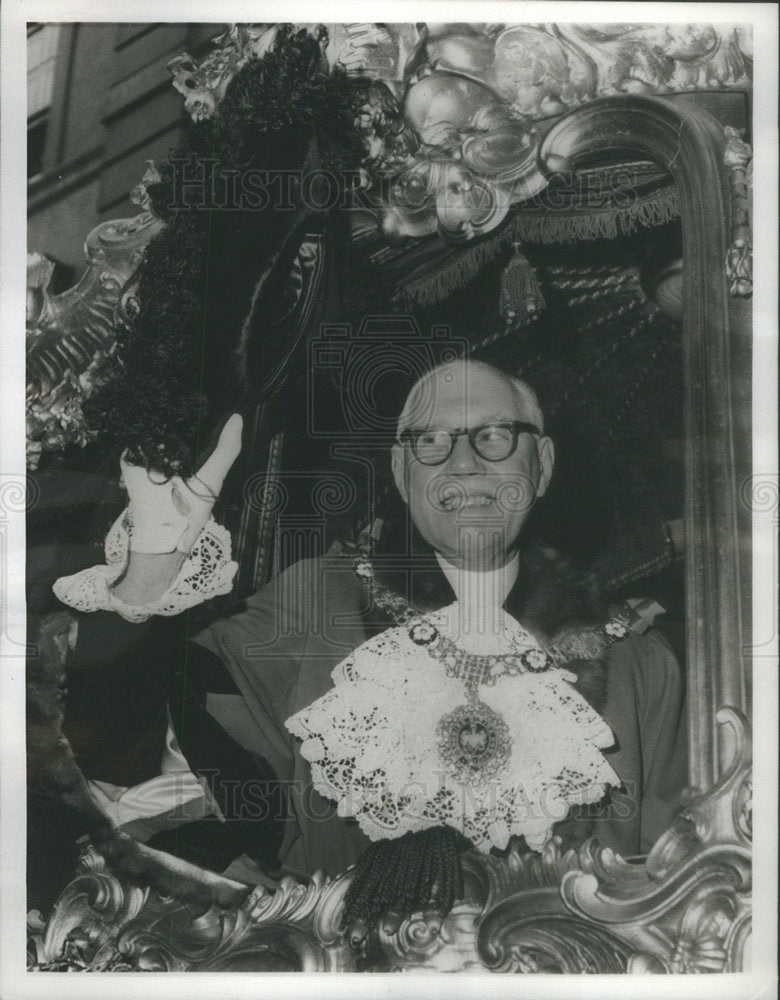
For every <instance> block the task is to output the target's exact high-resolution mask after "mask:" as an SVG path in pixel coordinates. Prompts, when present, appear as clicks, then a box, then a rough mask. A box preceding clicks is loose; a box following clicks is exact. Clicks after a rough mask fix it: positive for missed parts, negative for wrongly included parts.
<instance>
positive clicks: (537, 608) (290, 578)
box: [196, 549, 687, 875]
mask: <svg viewBox="0 0 780 1000" xmlns="http://www.w3.org/2000/svg"><path fill="white" fill-rule="evenodd" d="M376 578H377V580H379V581H380V582H383V583H384V584H385V585H387V586H389V587H390V588H391V589H393V590H394V591H395V592H396V593H400V594H402V595H403V596H404V597H405V598H407V599H409V600H410V602H411V603H412V604H413V606H414V607H415V608H417V609H418V610H419V611H428V610H433V609H435V608H440V607H444V606H445V605H447V604H450V603H452V601H453V600H454V599H455V595H454V594H453V592H452V589H451V587H450V585H449V583H448V582H447V580H446V578H445V576H444V574H443V573H442V572H441V570H440V568H439V566H438V563H437V562H436V559H435V556H434V555H433V554H432V553H421V554H420V555H419V556H414V557H412V558H411V559H405V560H396V561H395V562H392V561H389V562H386V563H385V564H384V565H382V564H377V567H376ZM504 608H505V610H506V611H507V612H508V613H509V614H511V615H513V616H514V617H515V618H517V620H519V621H520V622H521V623H522V624H523V625H525V627H527V628H528V629H529V630H530V631H531V632H532V633H533V634H534V635H535V636H536V637H537V639H539V640H540V642H541V643H542V644H543V645H544V644H545V642H552V641H554V640H556V639H560V638H561V637H562V636H563V635H564V634H565V633H566V632H568V631H570V630H572V629H577V628H581V627H583V626H587V625H592V626H597V625H598V624H600V623H601V622H603V621H604V620H605V619H606V617H608V609H607V608H606V607H605V606H604V605H603V604H602V603H601V602H600V601H599V599H598V598H597V596H596V595H595V594H594V593H593V592H592V591H591V590H590V589H589V588H588V587H587V586H586V585H584V584H583V582H582V581H581V580H579V579H578V578H577V577H576V576H575V575H574V574H573V573H571V572H570V571H569V570H568V569H567V567H566V564H565V563H564V562H563V561H562V560H560V559H559V558H558V557H556V556H555V555H553V554H551V553H549V552H546V551H544V550H540V549H536V550H533V551H532V552H530V553H527V554H526V555H525V556H524V557H523V558H522V559H521V569H520V572H519V574H518V578H517V581H516V583H515V585H514V586H513V588H512V591H511V592H510V594H509V596H508V598H507V601H506V603H505V605H504ZM391 624H392V621H391V620H390V619H389V618H388V616H387V614H386V613H385V612H383V611H380V610H379V609H377V608H376V607H374V606H372V603H371V601H370V599H369V597H368V595H367V592H366V590H365V589H364V587H363V585H362V583H361V581H360V579H359V578H358V577H357V575H356V574H355V570H354V566H353V562H352V559H351V558H350V557H349V555H348V554H335V553H334V554H328V555H327V556H324V557H322V558H320V559H313V560H303V561H301V562H299V563H296V564H295V565H293V566H291V567H290V568H289V569H288V570H286V571H285V572H284V573H282V574H280V576H279V577H277V578H275V579H274V580H272V581H271V582H270V583H269V584H268V585H267V586H265V587H263V588H262V589H261V590H259V591H258V592H257V593H255V594H254V595H252V596H251V597H250V598H248V599H247V600H246V601H245V602H244V603H243V604H242V606H241V607H240V609H237V610H236V611H235V612H234V613H233V614H230V615H228V616H227V617H225V618H223V619H221V620H220V621H218V622H216V623H215V624H213V625H211V626H210V627H209V628H207V629H206V630H205V631H204V632H203V633H201V634H200V635H199V636H198V637H197V639H196V642H197V643H198V644H199V645H200V646H201V647H203V648H205V649H207V650H209V651H210V652H211V653H213V654H214V656H215V657H216V659H217V660H218V661H219V663H221V664H223V665H224V666H225V667H226V668H227V670H228V671H229V672H230V676H231V678H232V679H233V681H234V682H235V685H236V687H237V689H238V692H239V695H236V694H222V695H211V696H209V697H208V699H207V705H208V709H209V712H210V713H211V714H212V715H213V716H214V717H215V718H216V719H218V721H219V722H220V723H221V725H222V726H223V727H224V728H225V730H226V731H227V732H229V733H230V735H231V736H232V737H233V738H235V739H236V740H237V741H238V742H239V743H241V744H242V746H244V747H245V748H247V749H249V750H251V751H252V752H253V753H255V754H261V755H262V756H263V757H265V758H266V759H267V760H268V761H269V763H270V764H271V766H272V767H273V769H274V770H275V772H276V774H277V775H278V776H279V778H280V779H281V780H282V781H283V782H284V783H286V784H287V785H288V788H289V791H290V799H291V803H292V807H293V808H292V812H293V815H292V817H291V818H290V819H289V820H288V822H287V824H286V832H285V837H284V842H283V844H282V848H281V860H282V865H283V868H284V869H285V870H288V871H291V872H293V873H296V874H311V873H313V872H314V871H317V870H322V871H324V872H326V873H327V874H331V875H335V874H337V873H339V872H341V871H343V870H344V869H345V868H346V867H347V866H348V865H350V864H353V863H354V862H355V861H356V860H357V858H358V857H359V855H360V854H361V853H362V851H363V850H364V849H365V847H366V846H367V844H368V839H367V837H366V836H365V835H364V834H363V833H362V831H361V830H360V829H359V827H358V825H357V822H356V821H355V820H353V819H346V820H345V819H342V818H340V817H338V816H337V814H336V807H335V804H334V803H332V802H330V801H328V800H326V799H324V798H323V797H322V796H320V795H319V794H318V793H317V792H316V791H314V789H313V788H312V787H311V774H310V770H309V765H308V763H307V762H306V761H305V760H304V759H303V758H302V757H301V755H300V752H299V746H298V741H297V740H296V739H295V738H294V737H292V736H291V735H290V734H289V733H288V732H287V730H286V728H285V725H284V723H285V720H286V719H288V718H289V717H290V716H291V715H293V714H294V713H296V712H297V711H299V710H300V709H302V708H305V707H306V706H308V705H310V704H311V703H312V702H313V701H315V700H316V699H317V698H319V697H321V696H322V695H323V694H325V693H326V692H327V691H328V690H329V689H330V688H331V687H332V680H331V672H332V670H333V668H334V666H335V665H336V664H337V663H339V662H340V661H341V660H343V659H344V658H345V657H346V656H348V655H349V653H351V652H352V651H353V650H354V649H355V648H356V647H357V646H358V645H360V644H361V643H362V642H364V641H365V639H366V638H368V637H369V636H371V635H373V634H376V632H378V631H380V630H381V629H384V628H387V627H388V626H389V625H391ZM567 666H568V668H569V669H571V670H573V671H574V672H575V673H576V674H577V677H578V680H577V683H576V687H577V688H578V690H579V691H580V693H581V694H582V695H583V696H584V697H585V698H587V700H588V701H589V702H590V703H591V704H592V705H593V707H594V708H595V709H596V710H597V711H598V712H599V713H600V714H601V715H602V717H603V718H604V719H605V721H606V722H607V723H608V724H609V725H610V727H611V728H612V730H613V733H614V734H615V743H614V746H613V747H612V748H611V750H609V751H607V754H608V759H609V762H610V763H611V765H612V766H613V767H614V769H615V770H616V771H617V773H618V774H619V775H620V777H621V779H622V780H623V786H622V787H621V789H620V790H617V791H613V792H612V793H611V794H610V796H609V798H608V800H607V801H606V802H605V803H603V804H602V805H601V807H599V808H594V807H583V808H581V809H580V810H578V811H577V815H572V814H570V817H569V818H568V819H567V820H565V821H564V822H563V823H561V824H559V826H558V827H557V828H556V832H557V833H559V834H560V835H561V836H562V837H563V840H564V845H565V846H570V845H572V844H575V843H581V842H582V841H583V840H584V839H585V838H586V837H588V836H595V837H597V838H598V840H599V842H600V843H601V844H602V845H605V846H610V847H612V848H613V849H614V850H616V851H618V852H619V853H620V854H622V855H623V856H625V857H628V856H632V855H637V854H640V853H646V852H647V851H648V850H649V849H650V847H651V846H652V844H653V843H654V841H655V840H656V839H657V837H658V836H659V835H660V834H661V833H662V832H663V831H664V830H665V829H666V828H667V827H668V826H669V824H670V823H671V820H672V819H673V817H674V815H675V813H676V811H677V809H678V804H679V796H680V792H681V790H682V787H683V786H684V784H685V780H686V768H687V761H686V742H685V727H684V708H683V697H682V679H681V676H680V669H679V666H678V664H677V661H676V660H675V658H674V655H673V654H672V652H671V650H670V649H669V647H668V645H667V643H666V642H665V640H664V639H663V638H662V637H661V636H660V635H659V634H658V633H657V632H656V631H655V630H653V629H650V631H649V632H647V633H646V634H644V635H639V634H635V633H632V634H630V635H629V636H628V637H627V638H625V639H624V640H622V641H620V642H618V643H616V644H615V645H613V646H611V647H610V648H609V650H608V651H607V652H606V654H605V656H604V658H603V659H601V660H579V661H572V662H571V663H570V664H568V665H567ZM431 724H432V725H435V711H434V712H432V723H431Z"/></svg>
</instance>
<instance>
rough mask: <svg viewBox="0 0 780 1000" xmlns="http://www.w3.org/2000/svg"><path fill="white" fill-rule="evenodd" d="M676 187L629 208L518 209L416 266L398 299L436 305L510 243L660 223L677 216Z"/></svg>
mask: <svg viewBox="0 0 780 1000" xmlns="http://www.w3.org/2000/svg"><path fill="white" fill-rule="evenodd" d="M679 214H680V213H679V206H678V202H677V192H676V191H675V189H674V188H673V187H669V188H664V189H663V190H661V191H658V192H654V193H653V194H652V195H651V196H647V197H645V198H644V199H640V200H637V201H635V202H633V203H632V204H630V205H628V206H626V207H625V208H615V207H614V206H613V207H610V208H606V209H603V210H601V211H596V212H594V211H589V212H587V213H586V212H583V213H582V214H575V213H572V211H571V210H569V213H568V214H566V213H552V212H541V211H540V212H538V213H533V212H528V211H525V212H524V211H523V210H522V209H518V211H517V212H516V214H515V216H514V218H513V219H512V220H511V221H510V222H509V223H508V224H507V225H506V226H504V228H503V229H502V230H501V232H499V233H497V234H496V235H495V236H491V237H488V238H486V239H484V240H483V241H482V242H480V243H478V244H476V245H475V246H472V247H469V248H468V249H467V250H464V251H461V252H458V251H449V256H448V257H446V258H445V259H444V260H440V261H439V262H438V263H436V264H434V265H433V266H432V267H430V268H429V269H426V268H425V267H424V266H423V267H422V268H418V269H416V271H413V272H412V273H411V274H410V275H409V276H408V277H407V278H406V279H404V280H403V283H402V284H401V286H400V287H399V288H398V290H397V291H396V293H395V295H394V299H395V300H396V301H397V302H399V303H402V304H403V305H405V306H416V307H425V306H431V305H435V304H436V303H437V302H441V300H442V299H446V298H447V297H448V296H450V295H452V294H453V292H456V291H457V290H458V289H460V288H463V287H464V286H465V285H467V284H468V283H469V282H470V281H472V280H473V279H474V278H476V276H477V275H478V274H479V272H480V271H481V270H482V268H483V267H484V266H485V265H486V264H488V263H489V262H490V261H491V260H493V259H495V258H496V257H497V256H498V255H499V253H501V251H502V250H503V249H504V248H505V247H506V245H507V244H509V243H512V242H513V241H515V240H518V241H520V242H522V243H575V242H577V241H580V240H599V239H616V238H617V237H618V236H630V235H631V234H632V233H634V232H636V230H637V229H640V228H644V227H651V226H661V225H664V224H665V223H667V222H671V221H672V220H673V219H676V218H677V217H678V216H679Z"/></svg>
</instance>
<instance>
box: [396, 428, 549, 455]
mask: <svg viewBox="0 0 780 1000" xmlns="http://www.w3.org/2000/svg"><path fill="white" fill-rule="evenodd" d="M521 434H541V431H540V430H539V428H538V427H536V426H535V425H534V424H527V423H525V422H524V421H522V420H506V421H504V420H501V421H497V422H496V423H492V424H480V425H479V427H458V428H456V429H455V430H449V429H448V428H445V427H407V428H406V430H403V431H401V433H400V435H399V437H398V440H399V442H400V443H401V444H410V445H411V446H412V453H413V455H414V457H415V458H416V459H417V461H418V462H422V464H423V465H441V464H442V462H446V461H447V459H448V458H449V457H450V455H451V454H452V449H453V448H454V447H455V440H456V438H459V437H463V436H464V435H465V436H466V437H467V438H468V439H469V444H470V445H471V447H472V448H473V449H474V451H475V452H476V453H477V454H478V455H479V457H480V458H484V459H485V461H486V462H503V460H504V459H505V458H509V457H510V456H511V455H514V453H515V450H516V448H517V439H518V437H519V436H520V435H521Z"/></svg>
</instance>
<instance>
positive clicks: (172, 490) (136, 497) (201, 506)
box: [119, 413, 244, 555]
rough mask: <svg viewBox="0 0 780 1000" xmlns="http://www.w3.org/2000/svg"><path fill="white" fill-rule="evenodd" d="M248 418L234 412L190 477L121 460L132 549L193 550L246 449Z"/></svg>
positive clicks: (147, 550) (144, 550)
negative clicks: (243, 442)
mask: <svg viewBox="0 0 780 1000" xmlns="http://www.w3.org/2000/svg"><path fill="white" fill-rule="evenodd" d="M243 423H244V422H243V420H242V419H241V417H240V415H239V414H238V413H234V414H233V416H232V417H230V419H229V420H228V422H227V423H226V424H225V426H224V427H223V428H222V433H221V434H220V436H219V441H218V442H217V447H216V448H215V449H214V451H213V453H212V454H211V455H210V456H209V458H207V459H206V461H205V462H204V464H203V465H202V466H201V468H200V469H199V470H198V472H197V473H196V474H195V475H194V476H191V477H190V478H189V479H186V480H185V479H182V478H181V477H180V476H172V477H171V478H170V479H166V478H165V477H164V476H163V474H162V473H159V472H155V471H154V470H153V469H152V470H147V469H146V468H145V467H144V466H142V465H130V464H129V463H128V462H127V461H126V460H125V455H124V453H123V454H122V457H121V459H120V460H119V464H120V467H121V469H122V479H123V481H124V484H125V487H126V488H127V495H128V500H129V507H128V515H129V519H130V529H131V530H130V550H131V552H153V553H166V552H174V551H176V550H178V551H179V552H183V553H185V554H186V555H188V554H189V552H190V550H191V549H192V546H193V545H194V544H195V540H196V539H197V537H198V535H199V534H200V533H201V531H202V530H203V528H204V527H205V526H206V524H207V522H208V520H209V518H210V517H211V511H212V510H213V508H214V504H215V503H216V500H217V497H218V496H219V491H220V490H221V489H222V483H223V482H224V480H225V476H226V475H227V474H228V471H229V470H230V467H231V466H232V465H233V463H234V462H235V460H236V458H237V457H238V454H239V452H240V451H241V429H242V427H243Z"/></svg>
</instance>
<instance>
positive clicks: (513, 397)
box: [396, 358, 544, 436]
mask: <svg viewBox="0 0 780 1000" xmlns="http://www.w3.org/2000/svg"><path fill="white" fill-rule="evenodd" d="M485 375H490V384H491V385H492V387H493V391H492V392H491V394H495V395H496V396H500V397H502V398H503V399H504V406H507V405H508V406H509V407H510V408H511V409H512V410H513V411H514V412H513V413H512V418H513V419H516V420H524V421H526V422H528V423H531V424H534V425H535V426H536V427H537V428H538V429H539V433H540V434H541V433H543V432H544V415H543V414H542V410H541V407H540V406H539V400H538V399H537V398H536V393H535V392H534V390H533V389H532V388H531V386H530V385H528V384H527V383H526V382H523V380H522V379H519V378H517V377H516V376H514V375H508V374H507V373H506V372H502V371H501V370H500V369H499V368H496V367H494V366H493V365H490V364H487V362H484V361H471V360H464V359H460V358H459V359H457V360H456V361H451V362H447V363H446V364H441V365H438V366H437V367H436V368H432V369H431V371H429V372H426V373H425V374H424V375H423V376H422V377H421V378H419V379H418V380H417V382H415V384H414V385H413V386H412V388H411V390H410V392H409V395H408V396H407V398H406V403H405V404H404V408H403V410H402V411H401V415H400V417H399V418H398V426H397V429H396V433H397V435H398V436H400V434H401V431H403V430H405V429H406V428H407V427H427V426H430V425H431V424H432V423H433V420H432V416H433V414H435V412H436V403H437V397H439V396H440V394H441V390H442V389H444V388H446V389H447V392H448V395H451V394H452V390H453V389H455V388H457V389H462V398H463V401H464V412H465V406H466V401H467V400H468V399H469V396H470V393H471V392H472V390H473V389H474V388H475V387H477V385H478V384H483V383H485V378H484V376H485ZM461 426H465V422H464V423H463V424H462V425H461Z"/></svg>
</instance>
